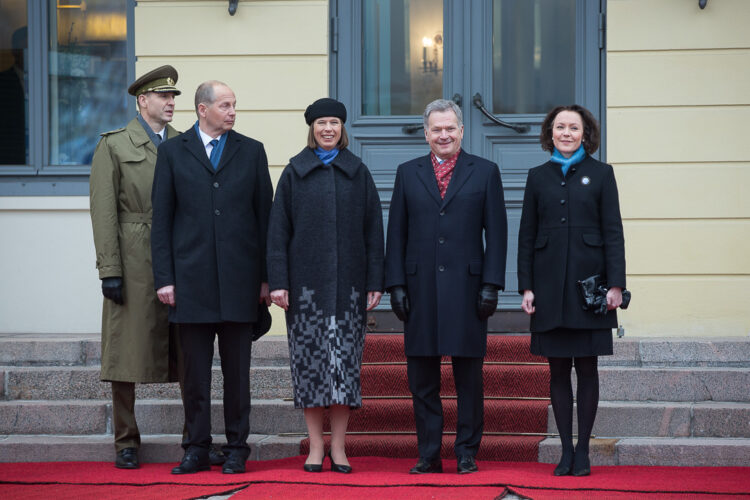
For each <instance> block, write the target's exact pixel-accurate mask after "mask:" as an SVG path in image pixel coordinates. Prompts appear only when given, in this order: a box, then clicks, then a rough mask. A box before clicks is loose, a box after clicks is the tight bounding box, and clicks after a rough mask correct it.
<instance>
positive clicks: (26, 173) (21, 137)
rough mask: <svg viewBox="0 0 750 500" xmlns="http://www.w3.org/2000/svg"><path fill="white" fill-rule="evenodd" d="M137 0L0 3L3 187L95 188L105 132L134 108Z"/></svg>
mask: <svg viewBox="0 0 750 500" xmlns="http://www.w3.org/2000/svg"><path fill="white" fill-rule="evenodd" d="M132 14H133V1H132V0H42V1H40V0H3V2H2V3H0V18H2V19H3V20H5V22H3V23H2V25H0V106H2V107H0V109H3V110H4V118H3V120H0V137H2V143H1V144H0V195H3V194H4V195H8V194H86V193H87V192H88V189H87V187H86V186H87V183H88V177H87V176H88V173H89V169H90V163H91V158H92V156H93V153H94V148H95V147H96V144H97V142H98V139H99V134H100V133H101V132H104V131H107V130H112V129H115V128H118V127H122V126H123V125H124V124H125V123H127V121H128V120H129V119H130V118H131V117H132V115H133V107H132V106H133V104H132V100H131V99H129V98H128V96H127V93H126V92H125V89H126V88H127V86H128V84H129V83H130V81H132V79H133V66H134V59H135V57H134V55H133V43H132V33H129V30H128V26H129V25H130V26H132V22H131V20H132Z"/></svg>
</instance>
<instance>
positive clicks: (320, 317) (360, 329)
mask: <svg viewBox="0 0 750 500" xmlns="http://www.w3.org/2000/svg"><path fill="white" fill-rule="evenodd" d="M268 279H269V285H270V287H271V290H288V291H289V309H288V311H287V313H286V321H287V330H288V334H289V354H290V356H289V357H290V363H291V369H292V379H293V381H294V402H295V405H296V406H297V407H302V408H310V407H320V406H330V405H332V404H341V405H348V406H355V407H356V406H361V391H360V366H361V363H362V349H363V347H364V337H365V326H366V325H365V313H366V307H367V292H379V291H382V290H383V212H382V209H381V206H380V197H379V196H378V191H377V189H376V188H375V183H374V182H373V180H372V176H371V175H370V172H369V171H368V170H367V167H366V166H365V165H364V163H362V160H360V159H359V158H358V157H357V156H356V155H354V154H353V153H351V152H350V151H349V150H348V149H342V150H341V151H339V153H338V155H337V156H336V158H335V159H334V160H333V162H332V163H331V164H329V165H328V166H325V165H324V164H323V162H322V161H321V160H320V159H318V157H317V156H316V155H315V153H314V152H313V150H312V149H310V148H305V149H304V150H302V152H301V153H299V154H298V155H297V156H295V157H294V158H292V159H291V160H290V162H289V165H287V167H286V168H285V169H284V172H283V173H282V174H281V178H280V179H279V183H278V185H277V186H276V198H275V199H274V203H273V208H272V210H271V222H270V226H269V230H268Z"/></svg>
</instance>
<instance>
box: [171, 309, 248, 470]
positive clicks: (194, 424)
mask: <svg viewBox="0 0 750 500" xmlns="http://www.w3.org/2000/svg"><path fill="white" fill-rule="evenodd" d="M250 329H251V324H250V323H231V322H222V323H181V324H180V328H179V335H180V345H181V347H182V356H183V364H184V370H185V371H184V380H185V388H184V397H183V406H184V407H185V425H186V427H187V439H185V440H183V443H182V447H183V448H184V449H185V450H188V451H190V452H192V453H196V454H198V455H201V456H204V457H206V458H208V450H209V447H210V446H211V366H212V363H213V356H214V334H216V335H218V338H219V355H220V356H221V373H222V375H223V376H224V432H225V434H226V437H227V444H226V446H224V447H223V448H222V450H223V451H224V453H225V454H226V455H238V456H239V457H241V458H243V459H245V460H246V459H247V457H248V456H249V455H250V447H249V446H248V445H247V436H248V434H249V433H250V349H251V346H252V343H251V340H250V331H251V330H250Z"/></svg>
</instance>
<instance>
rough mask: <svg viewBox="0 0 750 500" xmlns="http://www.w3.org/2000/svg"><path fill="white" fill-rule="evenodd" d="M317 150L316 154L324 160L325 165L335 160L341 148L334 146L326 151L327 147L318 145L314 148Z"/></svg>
mask: <svg viewBox="0 0 750 500" xmlns="http://www.w3.org/2000/svg"><path fill="white" fill-rule="evenodd" d="M313 151H315V155H316V156H317V157H318V158H320V161H322V162H323V165H328V164H329V163H331V162H332V161H333V159H334V158H336V155H338V154H339V148H333V149H332V150H330V151H326V150H325V149H323V148H321V147H320V146H318V147H317V148H315V149H313Z"/></svg>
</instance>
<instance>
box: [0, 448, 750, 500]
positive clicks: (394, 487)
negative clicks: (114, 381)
mask: <svg viewBox="0 0 750 500" xmlns="http://www.w3.org/2000/svg"><path fill="white" fill-rule="evenodd" d="M350 462H351V465H352V467H353V468H354V473H352V474H348V475H347V474H337V473H333V472H330V471H325V472H322V473H319V474H312V473H305V472H303V471H302V464H303V463H304V457H293V458H286V459H282V460H271V461H262V462H248V464H247V471H248V472H247V473H245V474H238V475H225V474H222V473H221V469H220V468H219V467H213V468H212V469H211V471H208V472H201V473H198V474H190V475H185V476H174V475H172V474H170V470H171V469H172V467H173V466H174V465H175V464H172V463H168V464H145V465H144V466H142V467H141V468H140V469H138V470H133V471H128V470H120V469H116V468H114V467H113V466H112V464H110V463H107V462H48V463H4V464H0V497H1V498H3V499H16V498H19V499H20V498H23V499H34V498H44V499H49V498H55V499H67V498H71V499H76V500H88V499H94V498H96V499H117V498H131V499H153V498H165V499H171V498H175V499H194V498H205V497H207V496H212V495H221V494H227V493H229V492H235V493H234V495H233V496H232V500H246V499H250V498H253V499H256V498H260V499H263V498H269V499H270V498H273V499H280V498H281V499H284V498H294V499H301V500H304V499H310V500H326V499H349V498H351V499H357V500H362V499H364V498H369V499H379V498H389V499H415V498H437V499H459V498H460V499H466V498H472V499H473V498H477V499H497V498H503V497H504V496H505V495H507V494H508V493H514V494H516V495H518V496H521V497H524V498H531V499H552V498H555V499H569V498H570V499H572V498H583V497H589V498H591V497H595V498H611V499H625V498H628V499H632V498H666V499H672V498H674V499H677V498H679V499H688V500H693V499H696V500H697V499H701V498H710V499H722V498H732V499H737V498H750V467H641V466H600V467H597V466H594V467H593V469H592V474H591V476H589V477H583V478H575V477H554V476H552V469H553V467H554V466H553V465H550V464H539V463H519V462H485V461H480V462H479V472H477V473H475V474H469V475H458V474H456V473H455V467H456V462H455V460H445V461H444V462H443V468H444V470H445V472H444V473H443V474H430V475H421V476H414V475H410V474H408V470H409V468H410V467H411V466H412V465H414V460H413V459H389V458H382V457H354V458H351V459H350ZM325 466H330V465H329V462H328V461H326V463H325Z"/></svg>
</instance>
